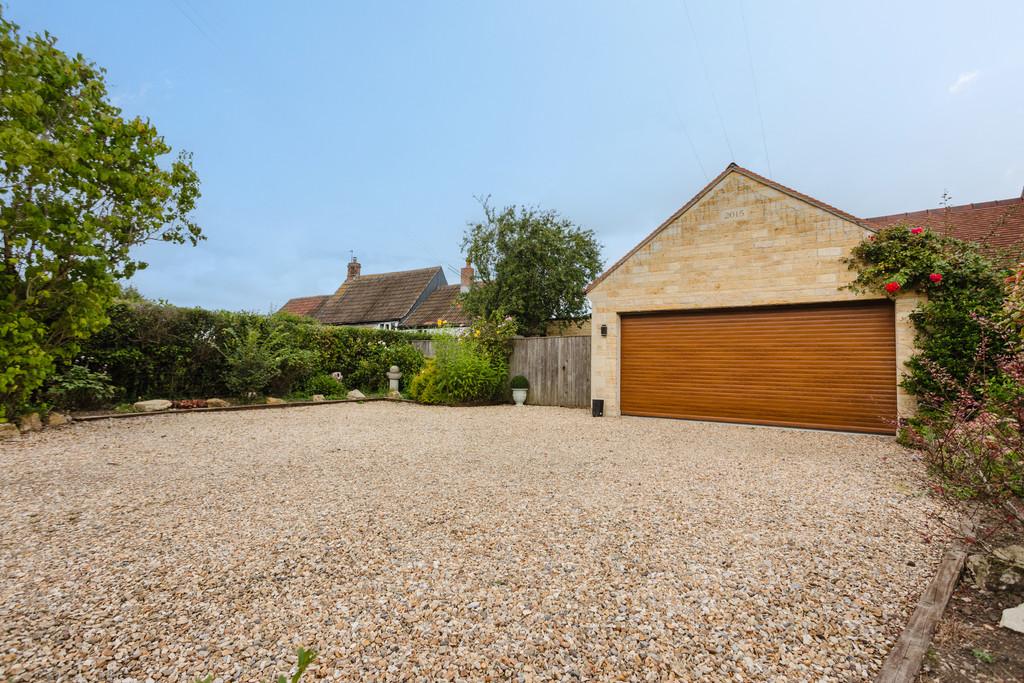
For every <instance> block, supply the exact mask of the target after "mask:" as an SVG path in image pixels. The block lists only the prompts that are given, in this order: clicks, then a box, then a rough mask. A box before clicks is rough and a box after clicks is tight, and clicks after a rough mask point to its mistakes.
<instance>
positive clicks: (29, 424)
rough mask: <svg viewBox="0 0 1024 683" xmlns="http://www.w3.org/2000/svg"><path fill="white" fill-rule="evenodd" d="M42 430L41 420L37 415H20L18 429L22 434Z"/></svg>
mask: <svg viewBox="0 0 1024 683" xmlns="http://www.w3.org/2000/svg"><path fill="white" fill-rule="evenodd" d="M42 428H43V420H42V418H40V417H39V413H29V414H28V415H22V416H21V419H20V420H18V429H20V430H21V431H23V432H34V431H38V430H40V429H42Z"/></svg>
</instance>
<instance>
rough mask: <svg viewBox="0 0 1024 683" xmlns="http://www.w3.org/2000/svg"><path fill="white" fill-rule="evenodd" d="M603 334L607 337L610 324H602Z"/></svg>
mask: <svg viewBox="0 0 1024 683" xmlns="http://www.w3.org/2000/svg"><path fill="white" fill-rule="evenodd" d="M601 336H602V337H607V336H608V326H607V325H601Z"/></svg>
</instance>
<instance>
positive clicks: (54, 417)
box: [46, 413, 71, 427]
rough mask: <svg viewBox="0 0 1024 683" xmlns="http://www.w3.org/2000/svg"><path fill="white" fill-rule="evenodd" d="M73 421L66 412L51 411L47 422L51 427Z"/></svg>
mask: <svg viewBox="0 0 1024 683" xmlns="http://www.w3.org/2000/svg"><path fill="white" fill-rule="evenodd" d="M69 422H71V418H70V417H68V416H67V415H65V414H64V413H50V414H49V416H47V418H46V424H47V425H49V426H50V427H60V426H61V425H66V424H67V423H69Z"/></svg>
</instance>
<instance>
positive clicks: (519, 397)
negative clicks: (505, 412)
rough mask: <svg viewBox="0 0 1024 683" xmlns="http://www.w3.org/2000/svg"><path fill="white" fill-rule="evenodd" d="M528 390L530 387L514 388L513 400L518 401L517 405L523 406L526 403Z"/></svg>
mask: <svg viewBox="0 0 1024 683" xmlns="http://www.w3.org/2000/svg"><path fill="white" fill-rule="evenodd" d="M527 391H529V389H513V390H512V400H514V401H515V402H516V405H517V406H521V405H523V404H524V403H526V392H527Z"/></svg>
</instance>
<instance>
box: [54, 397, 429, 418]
mask: <svg viewBox="0 0 1024 683" xmlns="http://www.w3.org/2000/svg"><path fill="white" fill-rule="evenodd" d="M372 401H391V402H393V403H415V401H413V400H410V399H407V398H388V397H386V396H367V397H366V398H340V399H336V400H333V401H292V402H290V403H253V404H252V405H242V406H227V407H225V408H169V409H167V410H152V411H150V412H148V413H147V412H138V413H111V414H110V415H84V416H82V417H74V416H72V418H71V419H72V421H73V422H94V421H96V420H120V419H123V418H126V417H153V416H155V415H182V414H186V413H226V412H230V411H232V410H262V409H266V408H300V407H304V406H327V405H332V404H336V403H370V402H372Z"/></svg>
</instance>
